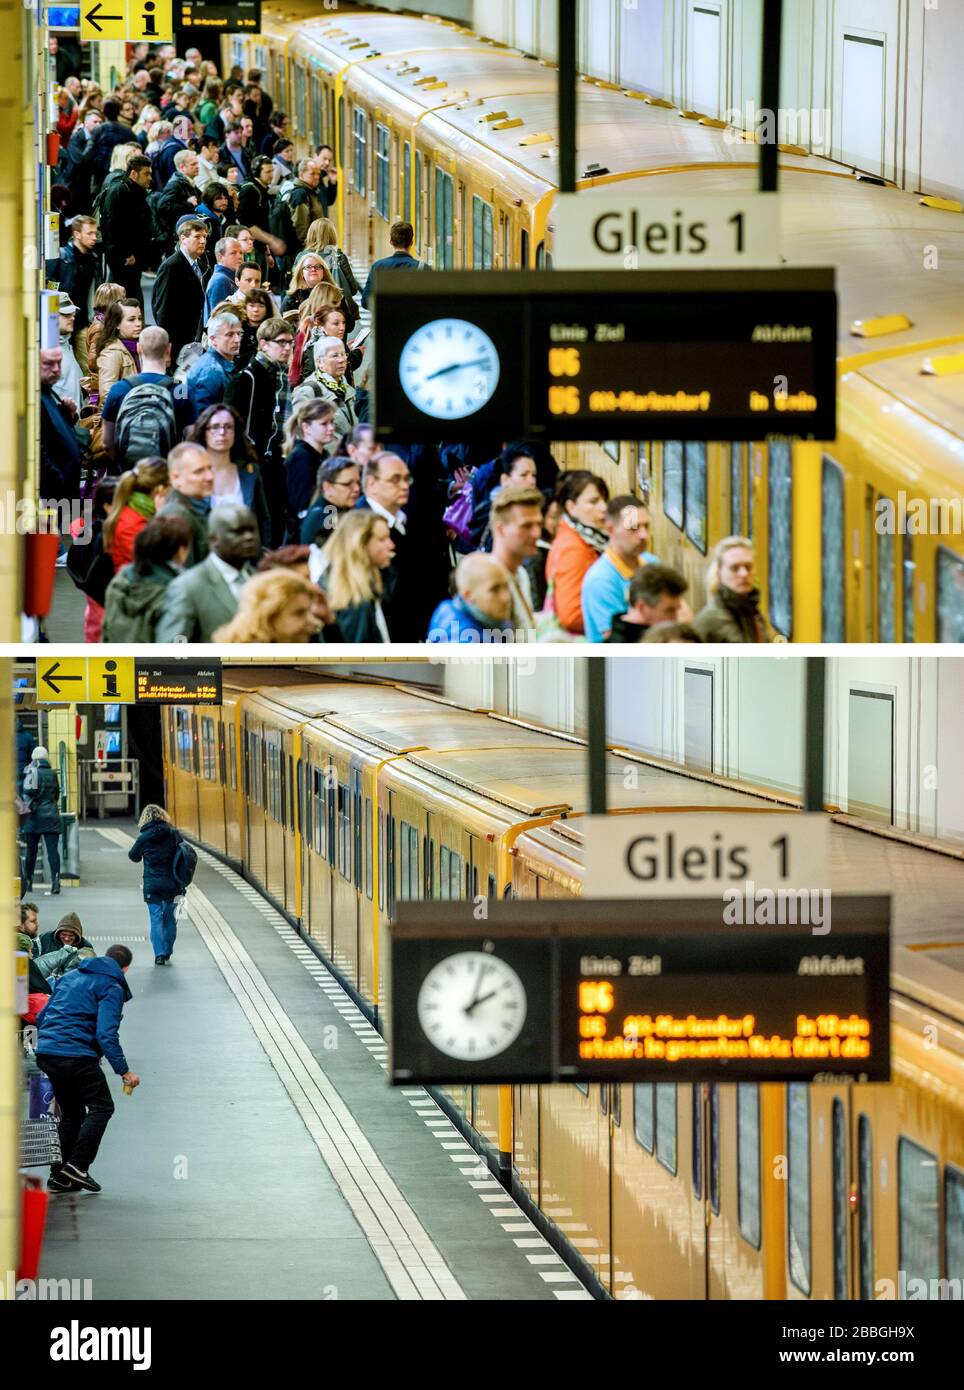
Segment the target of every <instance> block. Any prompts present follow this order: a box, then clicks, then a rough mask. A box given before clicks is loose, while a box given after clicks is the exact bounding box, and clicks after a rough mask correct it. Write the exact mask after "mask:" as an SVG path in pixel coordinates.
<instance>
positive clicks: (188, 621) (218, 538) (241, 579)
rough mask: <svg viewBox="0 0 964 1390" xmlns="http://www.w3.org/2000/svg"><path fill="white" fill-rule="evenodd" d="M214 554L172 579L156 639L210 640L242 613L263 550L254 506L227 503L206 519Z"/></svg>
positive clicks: (155, 634) (162, 640)
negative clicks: (243, 595)
mask: <svg viewBox="0 0 964 1390" xmlns="http://www.w3.org/2000/svg"><path fill="white" fill-rule="evenodd" d="M208 536H209V541H210V546H211V551H210V554H209V555H208V557H207V559H206V560H202V562H201V563H200V564H199V565H195V566H194V568H193V569H189V570H187V571H186V572H185V573H184V574H180V575H178V577H177V579H174V580H172V581H171V583H170V584H169V585H168V586H167V590H166V592H165V595H164V607H163V608H162V610H161V616H160V618H159V620H158V623H157V627H156V628H155V631H154V641H155V642H210V641H211V638H212V635H213V634H214V633H215V632H216V631H217V629H218V628H219V627H223V626H224V625H225V623H229V622H230V621H231V619H232V618H233V617H234V615H235V613H236V612H237V611H238V599H239V597H240V595H241V590H242V589H243V588H244V585H245V583H246V582H247V580H248V579H250V578H251V576H252V575H253V574H254V572H255V568H254V561H256V560H257V558H258V556H259V555H260V553H261V538H260V536H259V534H258V522H257V519H256V518H255V515H254V512H253V511H251V509H250V507H242V506H239V505H238V504H237V503H234V502H226V503H223V504H222V505H221V506H220V507H218V508H217V509H216V510H215V511H213V512H212V513H211V519H210V521H209V523H208Z"/></svg>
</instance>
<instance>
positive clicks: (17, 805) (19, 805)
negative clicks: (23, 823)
mask: <svg viewBox="0 0 964 1390" xmlns="http://www.w3.org/2000/svg"><path fill="white" fill-rule="evenodd" d="M13 809H14V810H15V811H16V813H17V815H18V816H19V817H20V818H21V820H22V819H23V817H24V816H29V815H30V814H31V812H32V810H33V807H32V806H31V805H30V802H29V801H24V799H23V797H22V796H15V797H14V798H13Z"/></svg>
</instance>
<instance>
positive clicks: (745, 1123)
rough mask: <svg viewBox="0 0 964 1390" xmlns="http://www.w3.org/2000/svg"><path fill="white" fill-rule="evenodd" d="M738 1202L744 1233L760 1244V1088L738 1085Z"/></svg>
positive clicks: (741, 1232)
mask: <svg viewBox="0 0 964 1390" xmlns="http://www.w3.org/2000/svg"><path fill="white" fill-rule="evenodd" d="M736 1192H737V1198H736V1205H737V1220H738V1222H739V1226H740V1235H741V1236H742V1237H743V1239H744V1240H746V1241H749V1243H750V1244H751V1245H752V1246H753V1248H754V1250H759V1248H760V1088H759V1087H758V1086H756V1085H754V1084H753V1082H740V1084H739V1085H738V1086H737V1088H736Z"/></svg>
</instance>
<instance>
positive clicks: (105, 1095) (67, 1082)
mask: <svg viewBox="0 0 964 1390" xmlns="http://www.w3.org/2000/svg"><path fill="white" fill-rule="evenodd" d="M132 960H133V956H132V955H131V952H130V951H129V950H128V948H127V947H126V946H108V948H107V954H106V955H104V956H97V957H95V958H94V959H93V960H85V961H84V962H83V963H82V964H81V965H79V966H78V967H77V969H76V970H72V971H71V972H70V973H69V974H68V975H65V976H64V978H63V979H62V980H60V981H59V982H58V983H57V986H56V988H55V989H54V992H53V994H52V996H51V998H50V1001H49V1003H48V1004H47V1005H46V1007H45V1008H44V1009H43V1012H42V1013H41V1015H40V1017H39V1019H38V1032H37V1065H38V1066H39V1067H40V1069H41V1071H43V1072H45V1073H46V1074H47V1076H49V1077H50V1081H51V1084H52V1085H53V1088H54V1095H55V1096H56V1098H57V1104H58V1105H59V1107H60V1147H61V1152H62V1154H63V1162H62V1163H60V1164H54V1165H53V1166H52V1168H51V1170H50V1178H49V1181H48V1183H47V1190H48V1191H49V1192H73V1191H74V1190H75V1189H77V1188H84V1189H86V1190H87V1191H88V1192H99V1191H100V1190H101V1189H100V1184H99V1183H98V1182H95V1180H94V1178H93V1177H92V1176H91V1174H90V1165H91V1164H92V1163H93V1161H94V1159H95V1158H96V1157H97V1151H98V1149H99V1148H100V1143H101V1140H102V1139H103V1137H104V1131H105V1130H106V1128H107V1126H108V1124H109V1123H110V1117H111V1115H113V1113H114V1102H113V1101H112V1100H111V1096H110V1088H109V1087H108V1085H107V1078H106V1077H105V1075H104V1073H103V1071H102V1070H101V1066H100V1059H101V1057H106V1058H107V1060H108V1062H109V1063H110V1065H111V1067H112V1068H113V1070H114V1071H115V1072H116V1074H117V1075H118V1076H120V1077H121V1078H122V1079H123V1082H124V1085H125V1086H127V1087H130V1088H131V1089H133V1088H134V1087H135V1086H139V1085H140V1077H138V1076H136V1075H135V1073H134V1072H132V1071H131V1069H130V1067H129V1066H128V1064H127V1058H126V1057H125V1056H124V1049H123V1048H122V1047H121V1043H120V1036H119V1029H120V1021H121V1016H122V1014H123V1011H124V1005H125V1004H126V1002H127V1001H128V999H130V998H131V992H130V989H129V988H128V985H127V981H126V980H125V978H124V976H125V975H126V973H127V970H128V967H129V966H130V963H131V961H132Z"/></svg>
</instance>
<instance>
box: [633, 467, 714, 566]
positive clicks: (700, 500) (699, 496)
mask: <svg viewBox="0 0 964 1390" xmlns="http://www.w3.org/2000/svg"><path fill="white" fill-rule="evenodd" d="M617 456H618V452H617ZM684 456H685V459H686V475H685V483H684V489H683V491H684V511H685V530H686V534H687V536H688V537H689V539H690V540H691V541H692V542H693V544H694V545H695V546H696V548H697V550H699V551H701V552H702V554H704V555H705V554H706V445H705V444H687V445H686V448H685V451H684Z"/></svg>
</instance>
